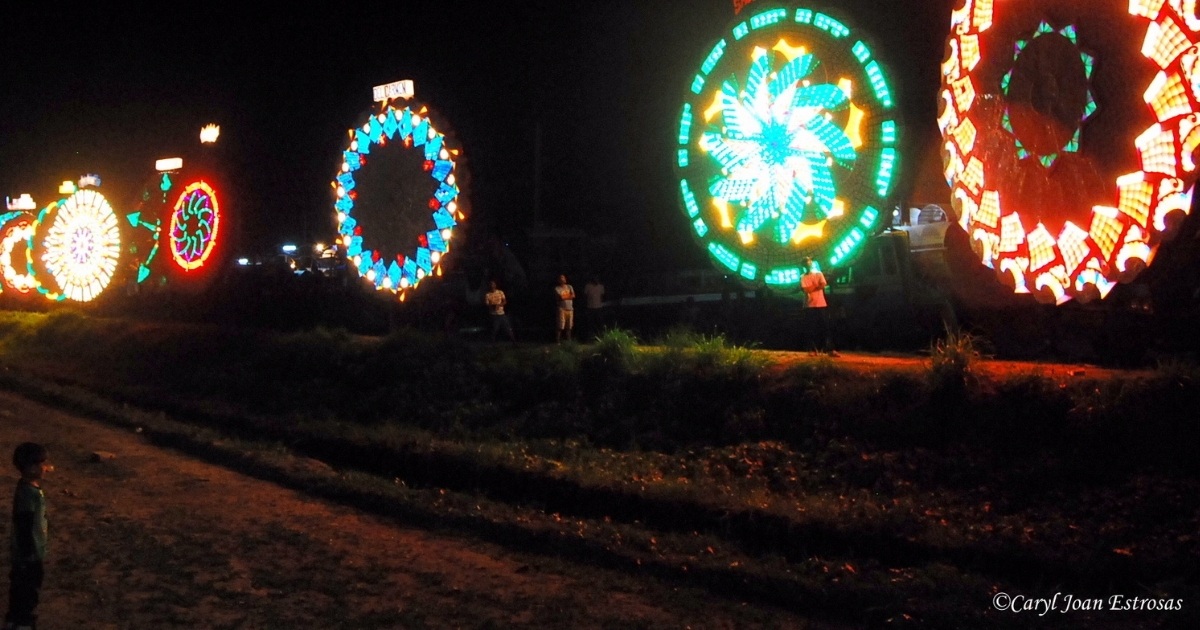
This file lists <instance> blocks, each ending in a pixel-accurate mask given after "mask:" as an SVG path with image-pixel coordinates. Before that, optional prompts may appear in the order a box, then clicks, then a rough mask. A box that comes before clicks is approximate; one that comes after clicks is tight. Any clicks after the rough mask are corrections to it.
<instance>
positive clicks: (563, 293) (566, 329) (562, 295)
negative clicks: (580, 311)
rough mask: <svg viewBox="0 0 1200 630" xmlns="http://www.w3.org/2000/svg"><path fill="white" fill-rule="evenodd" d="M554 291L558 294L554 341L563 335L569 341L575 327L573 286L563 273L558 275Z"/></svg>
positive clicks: (561, 338) (557, 341) (557, 340)
mask: <svg viewBox="0 0 1200 630" xmlns="http://www.w3.org/2000/svg"><path fill="white" fill-rule="evenodd" d="M554 292H555V293H556V294H557V295H558V327H557V328H555V329H554V343H559V342H560V341H562V340H563V338H564V337H565V338H566V340H567V341H570V340H571V331H572V330H573V329H574V328H575V287H572V286H571V285H569V284H567V277H566V276H565V275H560V276H559V277H558V286H556V287H554Z"/></svg>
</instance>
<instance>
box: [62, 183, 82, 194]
mask: <svg viewBox="0 0 1200 630" xmlns="http://www.w3.org/2000/svg"><path fill="white" fill-rule="evenodd" d="M76 190H78V189H77V188H75V182H63V183H62V184H60V185H59V187H58V194H60V195H74V194H75V191H76Z"/></svg>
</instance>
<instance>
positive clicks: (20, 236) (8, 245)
mask: <svg viewBox="0 0 1200 630" xmlns="http://www.w3.org/2000/svg"><path fill="white" fill-rule="evenodd" d="M35 221H36V217H35V216H34V215H33V214H31V213H29V212H7V213H5V214H3V215H0V280H2V281H3V284H4V290H5V291H6V292H9V293H17V294H28V293H30V292H31V291H34V289H36V288H37V281H36V280H35V279H34V277H33V274H32V273H30V272H29V265H28V263H27V262H26V252H27V250H28V249H29V240H30V238H32V237H33V228H34V224H35Z"/></svg>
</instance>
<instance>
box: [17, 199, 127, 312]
mask: <svg viewBox="0 0 1200 630" xmlns="http://www.w3.org/2000/svg"><path fill="white" fill-rule="evenodd" d="M120 255H121V232H120V228H119V226H118V224H117V215H116V214H115V213H114V212H113V209H112V206H110V205H109V203H108V200H107V199H105V198H104V195H102V194H100V193H99V192H98V191H96V190H93V189H90V188H84V189H82V190H79V191H77V192H75V193H74V194H72V195H71V196H69V197H66V198H65V199H61V200H59V201H57V202H55V203H52V204H50V205H49V206H46V207H45V208H44V209H42V211H41V213H40V214H39V215H38V218H37V224H36V225H35V226H34V230H33V233H32V234H31V236H30V237H29V241H28V249H27V250H26V259H27V262H28V266H29V268H30V269H31V270H33V272H34V273H33V276H34V280H35V284H36V288H37V290H38V292H39V293H41V294H42V295H44V296H46V297H47V298H48V299H50V300H54V301H63V300H73V301H76V302H90V301H92V300H94V299H96V298H97V297H99V296H100V294H101V293H103V292H104V290H105V289H106V288H107V287H108V285H109V283H110V282H111V281H112V279H113V276H114V275H115V274H116V271H117V261H118V259H119V258H120Z"/></svg>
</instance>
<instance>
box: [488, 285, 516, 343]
mask: <svg viewBox="0 0 1200 630" xmlns="http://www.w3.org/2000/svg"><path fill="white" fill-rule="evenodd" d="M489 286H490V287H491V290H490V291H488V292H487V295H484V296H483V303H484V304H487V307H488V313H489V314H490V317H491V318H492V341H495V340H496V333H497V332H500V331H504V335H505V336H506V337H508V340H509V341H516V340H517V336H516V335H514V334H513V328H512V322H510V321H508V314H507V313H505V312H504V306H505V305H506V304H508V298H506V297H505V296H504V291H501V290H500V287H499V286H498V285H497V284H496V281H495V280H492V281H491V284H490V285H489Z"/></svg>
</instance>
